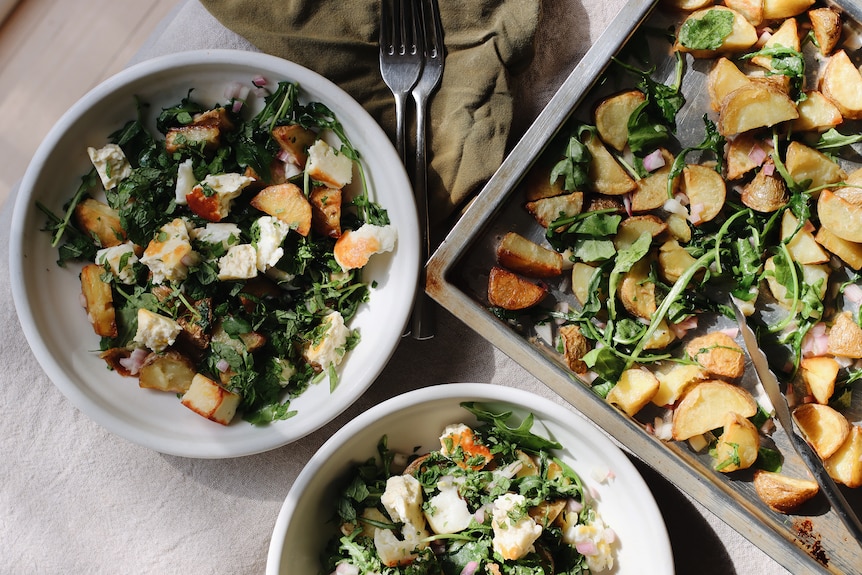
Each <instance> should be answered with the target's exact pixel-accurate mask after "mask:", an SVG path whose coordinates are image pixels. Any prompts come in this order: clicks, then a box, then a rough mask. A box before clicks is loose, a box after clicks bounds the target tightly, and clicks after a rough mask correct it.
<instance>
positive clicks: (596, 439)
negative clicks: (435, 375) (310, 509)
mask: <svg viewBox="0 0 862 575" xmlns="http://www.w3.org/2000/svg"><path fill="white" fill-rule="evenodd" d="M446 399H451V400H455V399H458V400H459V401H473V400H474V401H477V402H482V401H495V402H501V403H509V404H512V405H519V406H523V407H524V408H525V409H526V410H527V411H532V412H533V413H536V415H537V416H538V415H539V413H537V411H539V410H540V411H541V412H543V414H546V415H549V416H550V417H552V418H553V419H556V420H558V421H566V420H567V419H576V420H578V422H579V423H578V425H577V430H578V433H579V434H582V435H584V436H585V437H586V438H588V439H589V441H590V442H592V443H595V444H598V445H602V446H603V448H604V454H605V455H606V457H607V458H608V459H609V466H610V468H611V469H614V470H621V469H625V470H626V471H627V476H626V478H627V480H628V481H630V482H631V483H632V484H634V485H635V487H636V488H637V489H638V490H639V491H641V492H642V493H643V494H644V495H645V497H643V498H642V500H641V503H643V505H644V506H645V507H646V508H647V509H646V511H647V512H648V514H649V517H648V519H649V521H650V525H651V526H652V527H655V529H657V530H658V531H653V534H654V536H655V537H656V538H657V539H660V540H661V542H662V545H661V547H660V548H654V549H653V551H654V553H653V558H654V559H655V563H656V564H658V565H664V566H669V567H670V571H669V572H672V571H673V564H674V562H673V553H672V550H671V545H670V538H669V536H668V532H667V527H666V525H665V523H664V519H663V518H662V515H661V512H660V510H659V508H658V504H657V503H656V501H655V498H654V497H653V496H652V492H651V491H650V489H649V487H648V486H647V484H646V481H644V479H643V477H642V476H641V474H640V472H639V471H637V468H636V467H635V466H634V464H633V463H632V462H631V461H629V459H628V458H627V457H626V456H625V454H624V453H623V451H622V450H621V449H620V448H619V447H617V446H616V445H615V444H614V443H613V442H612V441H611V440H610V439H609V438H608V437H607V436H606V435H603V434H602V433H601V432H600V431H599V430H598V429H597V428H596V427H595V424H593V423H592V422H591V421H589V420H588V419H586V417H584V416H583V415H582V414H581V413H579V412H576V411H572V410H570V409H568V408H566V407H563V406H561V405H558V404H556V403H554V402H553V401H551V400H550V399H547V398H545V397H543V396H540V395H538V394H536V393H533V392H531V391H527V390H524V389H520V388H514V387H507V386H503V385H497V384H488V383H443V384H437V385H432V386H429V387H424V388H420V389H416V390H413V391H408V392H405V393H402V394H400V395H396V396H394V397H392V398H390V399H387V400H386V401H383V402H381V403H379V404H377V405H375V406H373V407H371V408H369V409H368V410H366V411H364V412H363V413H361V414H360V415H358V416H357V417H355V418H354V419H352V420H351V421H349V422H348V423H347V424H345V425H344V426H343V427H342V428H341V429H339V430H338V431H336V432H335V433H334V434H333V435H332V436H330V438H329V439H328V440H326V442H325V443H324V444H323V445H322V446H321V447H320V448H319V449H318V450H317V452H316V453H315V454H314V455H313V456H312V457H311V459H309V461H308V462H306V464H305V466H304V467H303V469H302V471H301V472H300V473H299V475H298V476H297V478H296V479H295V480H294V482H293V485H292V486H291V488H290V490H289V491H288V494H287V496H286V497H285V500H284V503H283V504H282V507H281V509H280V511H279V514H278V517H277V519H276V522H275V526H274V529H273V535H272V538H271V540H270V545H269V551H268V553H267V563H266V574H267V575H281V569H280V566H281V558H282V553H283V549H284V543H285V535H286V534H287V529H288V526H289V524H290V519H291V515H292V513H293V511H294V509H295V508H296V501H297V500H298V497H297V495H302V494H303V493H304V492H305V491H306V489H307V488H308V486H309V485H310V484H311V483H312V482H313V481H314V479H315V474H316V471H317V469H318V468H319V467H320V465H321V464H322V463H323V462H325V461H328V460H329V459H331V458H332V457H333V456H334V455H335V453H336V452H337V451H338V449H339V448H340V446H341V445H342V444H343V443H344V442H345V441H347V440H348V439H349V438H351V437H353V436H354V435H356V434H358V433H360V432H361V431H362V430H363V429H365V428H366V427H369V426H370V425H372V424H373V423H375V422H376V421H378V420H380V419H382V418H384V417H386V416H388V415H392V414H394V413H397V412H398V411H401V410H402V409H405V408H408V407H410V406H414V405H417V404H422V403H426V402H431V401H434V402H436V401H440V400H446Z"/></svg>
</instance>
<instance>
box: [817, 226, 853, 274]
mask: <svg viewBox="0 0 862 575" xmlns="http://www.w3.org/2000/svg"><path fill="white" fill-rule="evenodd" d="M814 239H815V240H817V243H819V244H820V245H821V246H823V247H824V248H826V249H827V250H828V251H830V252H832V253H833V254H835V255H836V256H838V258H840V259H841V261H843V262H844V263H845V264H847V265H848V266H850V267H851V268H853V269H854V270H859V269H862V244H860V243H857V242H848V241H847V240H845V239H842V238H839V237H838V236H836V235H835V234H833V233H832V232H830V231H829V230H827V229H826V228H824V227H822V226H821V227H820V229H818V230H817V234H816V235H815V236H814Z"/></svg>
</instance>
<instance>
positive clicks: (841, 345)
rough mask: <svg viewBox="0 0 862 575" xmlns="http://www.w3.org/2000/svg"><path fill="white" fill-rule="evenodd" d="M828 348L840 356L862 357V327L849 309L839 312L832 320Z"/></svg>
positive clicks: (833, 353)
mask: <svg viewBox="0 0 862 575" xmlns="http://www.w3.org/2000/svg"><path fill="white" fill-rule="evenodd" d="M827 349H828V350H829V353H831V354H832V355H835V356H838V357H850V358H853V359H859V358H862V328H860V327H859V324H857V323H856V322H855V321H854V320H853V314H851V313H850V312H849V311H844V312H841V313H839V314H838V315H837V316H836V317H835V320H834V321H833V322H832V327H830V328H829V334H828V346H827Z"/></svg>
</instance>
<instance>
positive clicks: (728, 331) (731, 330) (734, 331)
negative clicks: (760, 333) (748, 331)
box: [718, 327, 739, 339]
mask: <svg viewBox="0 0 862 575" xmlns="http://www.w3.org/2000/svg"><path fill="white" fill-rule="evenodd" d="M718 331H720V332H721V333H723V334H725V335H727V336H729V337H731V338H734V339H736V336H738V335H739V328H738V327H727V328H724V329H720V330H718Z"/></svg>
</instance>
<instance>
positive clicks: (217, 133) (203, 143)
mask: <svg viewBox="0 0 862 575" xmlns="http://www.w3.org/2000/svg"><path fill="white" fill-rule="evenodd" d="M220 144H221V130H220V129H219V127H218V126H216V125H206V124H205V125H201V126H196V125H188V126H180V127H179V128H171V129H170V130H168V133H167V134H166V135H165V149H166V150H167V151H168V153H169V154H174V153H176V152H179V151H181V150H185V149H198V148H203V149H204V150H206V151H211V150H215V149H216V148H218V147H219V145H220Z"/></svg>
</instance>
